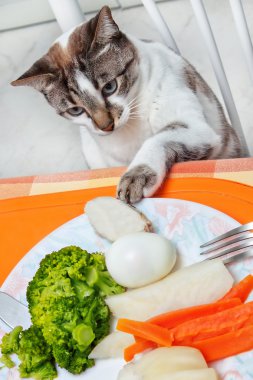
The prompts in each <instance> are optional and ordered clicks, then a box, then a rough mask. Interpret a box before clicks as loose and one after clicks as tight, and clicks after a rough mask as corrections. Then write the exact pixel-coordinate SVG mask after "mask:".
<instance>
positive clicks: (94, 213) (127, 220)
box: [85, 197, 153, 241]
mask: <svg viewBox="0 0 253 380" xmlns="http://www.w3.org/2000/svg"><path fill="white" fill-rule="evenodd" d="M85 212H86V214H87V215H88V218H89V221H90V223H91V225H92V226H93V228H94V229H95V230H96V232H97V233H98V234H99V235H101V236H102V237H104V238H106V239H108V240H110V241H115V240H117V239H118V238H119V237H121V236H124V235H127V234H131V233H134V232H143V231H145V232H152V231H153V227H152V223H151V222H150V220H148V219H147V218H146V216H145V215H144V214H143V213H141V212H140V211H138V210H137V209H136V208H135V207H133V206H130V205H127V204H126V203H124V202H122V201H120V200H119V199H116V198H112V197H98V198H94V199H92V200H91V201H89V202H87V203H86V206H85Z"/></svg>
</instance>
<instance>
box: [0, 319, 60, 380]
mask: <svg viewBox="0 0 253 380" xmlns="http://www.w3.org/2000/svg"><path fill="white" fill-rule="evenodd" d="M0 347H1V351H2V354H3V356H2V358H1V361H2V362H4V364H5V365H6V366H7V367H9V368H11V367H13V366H14V365H15V363H13V362H12V360H11V359H10V355H11V354H17V355H18V358H19V360H20V362H21V363H20V365H19V373H20V377H21V378H23V377H26V378H34V379H37V380H52V379H54V378H55V377H57V371H56V368H55V360H54V358H53V354H52V350H51V348H50V346H48V345H47V343H46V341H45V339H44V337H43V335H42V332H41V330H40V329H39V328H37V327H35V326H31V327H30V328H29V329H28V330H25V331H23V329H22V327H21V326H17V327H15V328H14V329H13V330H12V331H11V332H10V333H9V334H6V335H5V336H4V337H3V339H2V344H1V345H0Z"/></svg>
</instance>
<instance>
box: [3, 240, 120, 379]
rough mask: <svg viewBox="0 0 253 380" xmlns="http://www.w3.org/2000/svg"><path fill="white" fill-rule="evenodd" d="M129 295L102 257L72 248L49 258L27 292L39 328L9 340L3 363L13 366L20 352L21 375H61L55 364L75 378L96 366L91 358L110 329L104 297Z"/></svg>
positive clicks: (13, 334) (19, 330)
mask: <svg viewBox="0 0 253 380" xmlns="http://www.w3.org/2000/svg"><path fill="white" fill-rule="evenodd" d="M123 291H124V288H123V287H122V286H120V285H118V284H117V283H116V282H115V281H114V280H113V279H112V277H111V276H110V274H109V273H108V271H107V268H106V265H105V258H104V256H103V255H102V254H100V253H92V254H89V253H88V252H87V251H85V250H82V249H81V248H79V247H74V246H70V247H66V248H63V249H61V250H60V251H58V252H53V253H51V254H49V255H47V256H46V257H45V258H44V259H43V260H42V261H41V263H40V266H39V269H38V271H37V272H36V274H35V276H34V278H33V279H32V281H30V283H29V285H28V288H27V301H28V306H29V312H30V314H31V319H32V323H33V325H32V326H31V327H30V328H29V329H28V330H25V331H22V327H16V328H15V329H14V330H13V331H12V332H11V333H10V334H6V335H5V336H4V338H3V341H2V345H1V348H2V354H4V355H6V356H3V357H2V361H4V362H5V364H6V365H7V364H9V365H12V364H13V363H12V361H11V359H10V357H9V354H11V353H16V354H17V355H18V357H19V359H20V361H21V364H20V366H19V371H20V376H21V377H33V378H35V379H38V380H51V379H53V378H54V377H55V376H56V374H57V373H56V369H55V361H56V362H57V363H58V364H59V366H60V367H63V368H65V369H67V370H68V371H69V372H71V373H73V374H78V373H80V372H82V371H84V370H85V369H86V368H89V367H92V366H93V365H94V361H93V360H92V359H89V358H88V355H89V354H90V352H91V351H92V349H93V348H94V347H95V345H96V344H97V343H98V342H99V341H100V340H101V339H103V338H104V337H105V336H106V335H107V334H108V333H109V328H110V311H109V308H108V306H107V305H106V304H105V301H104V297H105V296H109V295H112V294H118V293H122V292H123Z"/></svg>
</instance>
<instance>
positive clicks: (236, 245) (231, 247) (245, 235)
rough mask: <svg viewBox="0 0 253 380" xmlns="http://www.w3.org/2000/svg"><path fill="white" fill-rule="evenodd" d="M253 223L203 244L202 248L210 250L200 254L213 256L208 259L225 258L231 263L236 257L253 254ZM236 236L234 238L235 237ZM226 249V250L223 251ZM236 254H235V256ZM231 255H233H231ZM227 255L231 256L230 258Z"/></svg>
mask: <svg viewBox="0 0 253 380" xmlns="http://www.w3.org/2000/svg"><path fill="white" fill-rule="evenodd" d="M251 230H253V222H250V223H247V224H244V225H242V226H240V227H237V228H234V229H233V230H231V231H228V232H227V233H225V234H223V235H220V236H218V237H216V238H215V239H212V240H210V241H209V242H207V243H205V244H202V245H201V246H200V248H204V247H209V246H210V248H208V249H206V250H204V251H202V252H201V253H200V254H201V255H205V254H209V253H210V254H211V253H212V255H211V256H208V257H207V259H209V260H210V259H215V258H218V257H221V256H222V257H223V256H225V258H224V261H225V262H231V261H233V259H234V258H235V257H238V256H239V255H240V256H241V255H244V254H252V253H253V233H252V232H250V231H251ZM235 235H238V236H236V237H235V238H233V236H235ZM222 248H224V249H222ZM234 253H235V254H234ZM230 254H231V255H230ZM227 255H230V256H229V257H228V256H227Z"/></svg>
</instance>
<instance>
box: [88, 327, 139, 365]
mask: <svg viewBox="0 0 253 380" xmlns="http://www.w3.org/2000/svg"><path fill="white" fill-rule="evenodd" d="M134 342H135V340H134V338H133V336H132V335H130V334H126V333H123V332H120V331H115V332H113V333H111V334H109V335H107V336H106V337H105V338H104V339H103V340H101V342H100V343H98V345H96V347H95V348H93V350H92V351H91V353H90V355H89V358H90V359H107V358H123V351H124V349H125V348H126V347H127V346H130V344H133V343H134Z"/></svg>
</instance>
